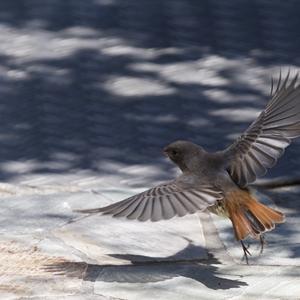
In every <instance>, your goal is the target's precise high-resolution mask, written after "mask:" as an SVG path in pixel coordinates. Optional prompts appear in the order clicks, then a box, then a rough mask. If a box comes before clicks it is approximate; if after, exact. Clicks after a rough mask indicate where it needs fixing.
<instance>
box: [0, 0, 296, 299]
mask: <svg viewBox="0 0 300 300" xmlns="http://www.w3.org/2000/svg"><path fill="white" fill-rule="evenodd" d="M299 3H300V2H299ZM299 3H298V2H297V1H279V0H278V1H277V0H275V1H268V0H261V1H254V2H249V1H248V2H244V1H242V2H239V1H231V0H230V1H221V0H220V1H219V0H204V1H198V0H187V1H179V0H166V1H157V0H153V1H147V0H129V1H119V0H86V1H79V0H69V1H61V0H43V1H39V0H18V1H8V0H1V3H0V182H1V184H0V198H1V201H0V254H1V255H0V299H5V300H6V299H87V300H89V299H126V300H127V299H128V300H131V299H151V300H152V299H155V298H157V299H164V300H165V299H172V300H173V299H262V300H264V299H270V300H271V299H272V300H273V299H286V300H287V299H288V300H290V299H300V271H299V270H300V268H299V264H300V250H299V249H300V226H299V222H300V221H299V210H300V202H299V199H298V198H299V197H298V196H299V189H300V185H298V184H296V183H297V182H299V180H298V179H299V177H300V173H299V167H300V160H299V151H300V142H299V140H298V141H295V143H294V144H293V145H292V147H290V148H288V150H287V151H286V154H285V156H284V157H283V158H282V159H281V160H280V162H279V164H278V165H277V166H276V167H275V168H273V169H272V171H271V172H269V173H268V180H271V181H272V182H274V178H278V177H280V178H281V177H282V176H287V177H288V178H292V179H293V180H294V179H296V180H295V182H294V183H293V185H291V186H288V187H284V188H283V187H282V188H277V189H260V191H259V192H260V197H261V198H262V199H263V201H265V202H267V203H269V204H270V205H274V206H276V207H278V208H279V209H281V210H283V211H284V212H285V213H286V215H287V221H286V223H285V224H282V225H280V226H278V227H277V229H276V230H274V231H273V232H271V233H269V234H268V235H267V236H266V239H267V246H266V249H265V251H264V253H263V254H261V255H260V254H259V248H258V245H257V244H256V243H251V244H250V248H249V249H250V251H251V253H252V257H251V258H250V265H249V266H247V265H246V264H245V261H243V260H242V255H241V248H240V245H239V244H237V243H236V242H235V241H234V240H233V238H232V234H231V228H230V224H229V223H228V221H226V220H222V219H219V218H217V217H212V216H209V215H207V214H199V215H192V216H187V217H184V218H175V219H174V220H170V221H168V222H164V221H162V222H158V223H154V224H153V223H142V224H141V223H137V222H129V221H126V220H122V219H120V220H116V219H111V218H109V217H107V216H105V217H103V216H99V215H88V216H85V215H80V214H77V213H74V212H73V209H83V208H92V207H98V206H102V205H106V204H108V203H110V202H113V201H117V200H120V199H123V198H125V197H127V196H129V195H132V194H134V193H136V192H140V191H142V190H144V189H146V188H149V187H151V186H153V185H155V184H157V183H159V182H161V181H164V180H168V179H170V178H172V177H173V176H174V175H175V174H176V173H177V171H176V170H175V168H174V167H173V165H172V164H171V163H169V162H168V161H167V160H166V159H165V158H164V157H163V156H162V154H161V149H162V147H163V146H164V145H166V144H168V143H169V142H171V141H174V140H175V139H182V138H184V139H189V140H191V141H193V142H196V143H199V144H201V145H202V146H204V147H205V148H206V149H208V150H216V149H220V148H223V147H225V146H227V145H229V144H230V143H231V142H232V141H233V140H234V139H235V138H236V137H237V136H239V134H241V133H242V132H243V130H244V129H246V128H247V126H248V125H249V124H250V123H251V122H252V121H253V119H254V118H255V117H256V116H257V115H258V113H259V112H260V110H261V109H262V108H263V107H264V105H265V103H266V101H267V99H268V97H269V93H270V82H271V76H274V77H275V78H277V77H278V75H279V70H280V68H282V70H283V72H285V71H286V70H287V69H288V68H290V69H291V70H292V73H293V72H295V70H297V68H299V65H300V61H299V51H300V38H299V37H300V35H299V28H300V27H299V13H300V5H299Z"/></svg>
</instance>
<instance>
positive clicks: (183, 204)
mask: <svg viewBox="0 0 300 300" xmlns="http://www.w3.org/2000/svg"><path fill="white" fill-rule="evenodd" d="M298 76H299V73H298V72H297V73H296V75H294V76H290V71H288V72H287V75H286V76H282V72H281V71H280V75H279V78H278V80H277V82H276V84H275V80H274V79H273V78H272V80H271V92H270V96H269V101H268V102H267V104H266V106H265V109H264V110H263V111H262V112H261V113H260V114H259V115H258V117H257V118H256V120H254V122H253V123H252V124H251V125H250V126H249V127H248V129H247V130H246V131H245V132H244V133H243V134H241V135H240V136H239V137H238V138H237V139H236V140H235V141H234V142H233V143H232V144H231V145H230V146H228V147H226V148H225V149H224V150H219V151H216V152H208V151H206V150H205V149H204V148H202V147H201V146H199V145H197V144H194V143H192V142H190V141H186V140H177V141H175V142H172V143H171V144H169V145H168V146H166V147H165V148H164V149H163V152H164V154H165V155H166V156H167V157H168V158H169V159H170V160H171V161H172V162H173V163H175V165H177V167H178V168H179V169H180V170H181V174H180V175H179V176H178V177H177V178H175V179H174V180H172V181H170V182H166V183H163V184H160V185H158V186H155V187H153V188H151V189H149V190H146V191H144V192H142V193H139V194H137V195H134V196H132V197H129V198H127V199H125V200H122V201H119V202H116V203H113V204H111V205H108V206H105V207H101V208H94V209H85V210H77V212H81V213H102V214H109V215H112V216H114V217H126V218H127V219H130V220H132V219H136V220H139V221H147V220H150V221H153V222H156V221H160V220H168V219H171V218H173V217H175V216H179V217H183V216H185V215H187V214H194V213H197V212H200V211H207V212H211V213H214V214H216V215H218V216H222V217H226V218H228V219H229V220H230V221H231V223H232V227H233V234H234V236H235V238H236V240H237V241H239V242H240V243H241V246H242V249H243V252H244V257H245V258H246V262H247V264H248V255H251V253H250V252H249V250H248V247H246V246H245V244H244V242H243V241H244V240H245V239H247V238H253V239H255V240H259V241H260V242H261V251H262V250H263V245H264V234H265V233H266V232H268V231H271V230H273V229H274V228H275V225H276V224H280V223H284V222H285V215H284V214H283V213H282V212H281V211H279V210H277V209H274V208H271V207H269V206H267V205H265V204H263V203H261V201H260V199H259V198H258V196H256V194H255V193H254V192H253V190H252V189H251V188H250V187H249V185H251V184H252V183H253V182H254V181H255V180H256V179H257V178H258V177H261V176H263V175H265V174H266V173H267V171H268V169H270V168H272V167H273V166H274V165H275V164H276V162H277V161H278V159H279V158H280V157H281V156H282V155H283V153H284V151H285V148H286V147H288V146H289V145H290V144H291V142H292V140H293V139H295V138H297V137H299V136H300V85H299V83H298Z"/></svg>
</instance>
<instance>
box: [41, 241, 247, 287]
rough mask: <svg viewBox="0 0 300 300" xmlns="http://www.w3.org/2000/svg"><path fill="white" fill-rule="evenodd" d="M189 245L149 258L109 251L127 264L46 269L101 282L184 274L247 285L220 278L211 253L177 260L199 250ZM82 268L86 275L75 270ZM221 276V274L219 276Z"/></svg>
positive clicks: (206, 280) (215, 284) (210, 281)
mask: <svg viewBox="0 0 300 300" xmlns="http://www.w3.org/2000/svg"><path fill="white" fill-rule="evenodd" d="M199 248H200V247H196V246H194V245H192V244H189V245H188V246H187V247H186V248H185V249H183V250H182V251H180V252H179V253H176V254H175V255H173V256H170V257H164V258H163V257H148V256H140V255H130V254H124V255H123V254H122V255H121V254H111V255H110V256H112V257H115V258H118V259H122V260H124V259H125V260H128V261H130V262H131V264H126V265H97V264H86V263H83V262H59V263H55V264H52V265H46V266H45V268H44V269H45V270H46V271H48V272H51V273H53V274H54V275H58V276H59V275H63V276H69V277H80V278H83V280H85V281H91V282H95V281H104V282H118V283H149V282H160V281H164V280H169V279H172V278H176V277H186V278H190V279H193V280H195V281H198V282H199V283H201V284H204V285H205V286H207V287H208V288H210V289H214V290H217V289H223V290H226V289H231V288H238V287H241V286H246V285H247V284H246V283H245V282H243V281H240V280H232V279H226V278H223V276H226V274H223V273H222V271H220V272H219V270H218V267H217V265H218V264H220V262H219V261H218V260H217V259H216V258H214V257H213V256H211V255H210V257H209V258H208V259H206V260H202V261H199V260H193V261H189V260H184V259H183V260H178V259H176V258H177V257H178V256H179V257H180V256H182V255H184V256H186V255H188V254H189V253H190V252H191V251H195V250H197V249H198V250H199ZM83 266H86V268H85V275H84V276H83V275H82V273H80V272H78V270H83V269H84V268H83ZM219 275H221V277H219Z"/></svg>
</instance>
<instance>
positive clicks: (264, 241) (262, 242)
mask: <svg viewBox="0 0 300 300" xmlns="http://www.w3.org/2000/svg"><path fill="white" fill-rule="evenodd" d="M259 241H260V252H259V254H262V253H263V252H264V249H265V245H266V244H267V242H266V239H265V236H264V235H263V234H261V235H260V236H259Z"/></svg>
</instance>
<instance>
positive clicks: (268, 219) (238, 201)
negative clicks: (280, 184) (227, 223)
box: [225, 190, 284, 240]
mask: <svg viewBox="0 0 300 300" xmlns="http://www.w3.org/2000/svg"><path fill="white" fill-rule="evenodd" d="M225 206H226V209H227V212H228V214H229V218H230V220H231V222H232V225H233V228H234V232H235V237H236V239H237V240H243V239H244V238H246V237H247V236H248V235H250V236H251V237H253V238H256V239H257V238H259V236H260V234H261V233H263V232H265V231H269V230H272V229H273V228H274V227H275V224H277V223H283V222H284V214H283V213H281V212H279V211H277V210H275V209H272V208H270V207H267V206H265V205H264V204H262V203H259V202H258V201H257V200H256V199H255V198H254V197H253V196H252V195H251V194H250V193H249V192H248V191H246V190H235V191H233V192H230V193H229V194H228V195H227V196H226V201H225Z"/></svg>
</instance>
